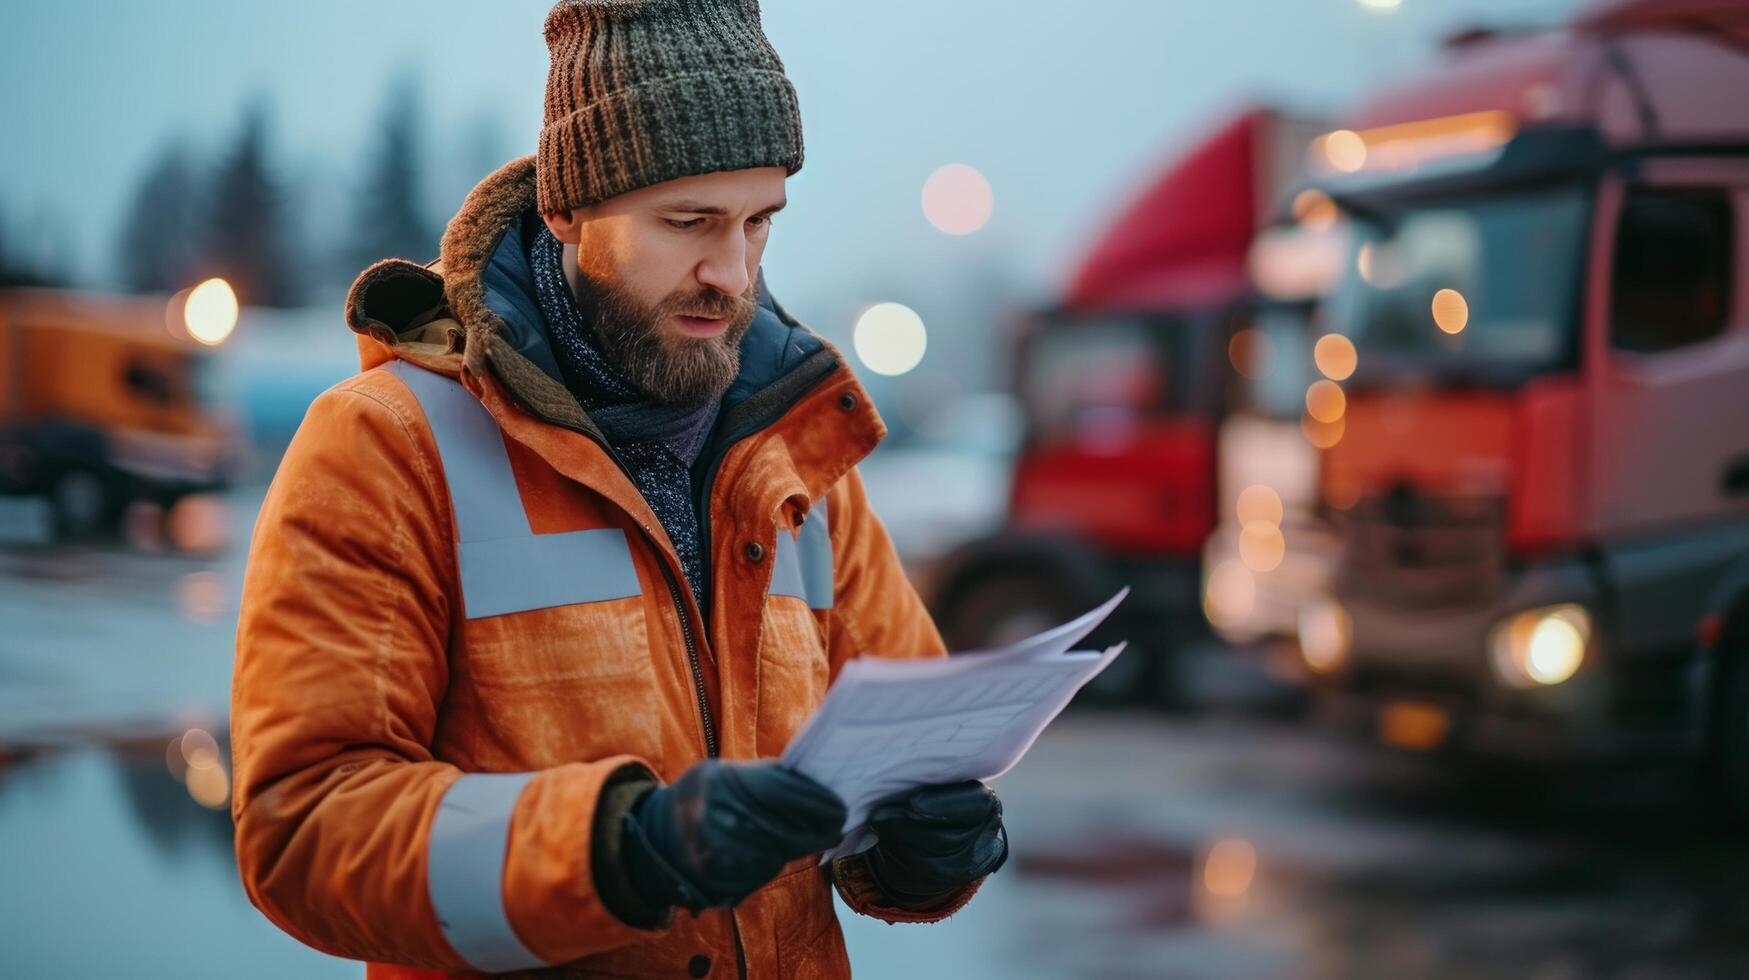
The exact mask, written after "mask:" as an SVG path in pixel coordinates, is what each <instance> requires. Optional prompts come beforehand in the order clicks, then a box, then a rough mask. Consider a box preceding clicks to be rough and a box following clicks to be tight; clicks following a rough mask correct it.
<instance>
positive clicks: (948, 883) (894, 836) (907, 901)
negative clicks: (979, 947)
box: [868, 780, 1008, 908]
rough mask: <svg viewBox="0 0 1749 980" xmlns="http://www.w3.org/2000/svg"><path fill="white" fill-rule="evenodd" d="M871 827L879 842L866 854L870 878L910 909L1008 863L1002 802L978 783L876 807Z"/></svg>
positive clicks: (934, 788) (943, 788)
mask: <svg viewBox="0 0 1749 980" xmlns="http://www.w3.org/2000/svg"><path fill="white" fill-rule="evenodd" d="M868 823H869V826H870V827H872V828H873V829H874V831H875V833H876V834H878V835H879V836H880V842H879V843H878V844H876V845H875V846H874V847H873V848H872V849H871V850H869V852H868V867H869V872H870V873H871V874H872V875H873V876H874V879H875V883H876V884H878V885H879V886H880V888H881V891H883V892H885V893H886V894H887V896H888V897H889V898H891V899H892V900H893V901H894V902H896V903H897V904H899V905H902V906H905V907H907V908H925V907H927V906H929V905H931V904H933V903H934V902H936V901H938V900H939V899H941V898H943V897H945V896H946V895H948V894H949V893H951V892H954V891H957V890H958V889H959V888H960V887H961V886H963V885H964V884H966V883H967V882H969V881H972V880H974V879H977V878H981V877H983V876H984V875H987V874H990V873H991V872H994V871H995V870H996V869H997V868H1000V867H1002V862H1004V861H1006V860H1008V834H1007V831H1005V830H1003V829H1002V801H1001V800H998V799H997V798H996V794H995V793H994V792H993V791H991V789H990V787H988V786H985V785H984V784H983V783H981V782H978V781H977V780H972V781H970V782H964V783H950V784H947V785H943V786H925V787H924V788H922V789H919V790H914V791H912V792H911V793H910V794H908V795H904V796H898V797H894V798H892V799H889V800H886V801H884V802H882V803H878V804H876V805H875V807H874V809H873V810H872V811H870V813H869V819H868Z"/></svg>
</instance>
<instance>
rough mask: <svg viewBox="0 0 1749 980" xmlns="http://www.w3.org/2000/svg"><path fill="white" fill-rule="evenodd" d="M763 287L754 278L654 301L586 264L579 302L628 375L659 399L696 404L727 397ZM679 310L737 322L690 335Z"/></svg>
mask: <svg viewBox="0 0 1749 980" xmlns="http://www.w3.org/2000/svg"><path fill="white" fill-rule="evenodd" d="M757 289H758V286H757V284H756V283H754V284H749V285H748V287H747V292H746V293H745V294H743V295H742V296H740V297H734V296H727V295H724V294H723V293H721V292H718V291H717V290H714V289H711V288H710V287H708V286H707V287H704V288H703V289H702V290H701V291H699V292H697V293H692V294H686V295H683V294H680V293H674V294H670V295H669V296H668V298H666V299H664V300H663V301H662V302H660V303H658V304H657V305H656V306H654V307H650V306H645V305H643V304H642V303H640V302H638V300H637V299H635V298H634V297H632V296H631V295H630V294H629V293H628V292H626V291H625V290H623V289H620V288H618V287H615V286H611V285H608V284H606V283H604V282H603V281H602V280H601V279H599V278H598V277H596V276H593V275H591V274H590V273H589V270H588V269H586V268H579V269H578V276H577V308H578V309H579V310H581V311H582V313H583V315H584V316H585V317H586V318H587V319H588V320H589V321H590V322H592V323H593V324H594V325H595V337H596V340H597V341H598V342H599V343H600V344H601V353H602V355H603V356H605V357H606V358H607V360H608V362H609V363H611V364H612V365H613V366H614V367H616V368H618V369H619V371H620V373H621V374H624V375H625V377H626V380H628V381H630V382H631V383H632V384H633V385H636V386H637V387H638V389H639V390H641V391H643V392H644V393H645V394H647V395H649V396H650V397H651V398H654V399H656V400H657V401H659V402H662V403H664V404H668V405H676V406H680V407H683V408H691V407H695V406H700V405H704V404H707V403H709V402H713V401H716V400H717V399H718V398H721V397H722V396H723V392H725V391H727V390H728V388H729V385H730V384H731V383H733V382H734V380H735V375H736V373H737V372H739V371H740V369H741V337H742V336H743V335H744V334H746V332H747V328H748V327H750V326H751V325H752V324H753V314H754V311H755V308H756V307H755V299H756V296H757ZM677 314H684V315H687V316H699V317H708V318H711V319H727V320H728V321H729V326H728V328H727V329H725V330H724V331H723V332H722V333H720V334H718V335H717V336H715V337H687V336H684V335H681V334H678V333H674V332H672V331H671V330H670V329H669V328H668V327H667V324H668V320H669V318H670V317H673V316H675V315H677Z"/></svg>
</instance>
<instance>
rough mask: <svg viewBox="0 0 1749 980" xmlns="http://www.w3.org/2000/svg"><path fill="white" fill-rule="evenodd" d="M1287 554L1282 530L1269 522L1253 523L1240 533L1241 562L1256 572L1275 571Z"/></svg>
mask: <svg viewBox="0 0 1749 980" xmlns="http://www.w3.org/2000/svg"><path fill="white" fill-rule="evenodd" d="M1286 554H1287V540H1286V539H1285V538H1283V537H1282V534H1281V528H1280V527H1279V526H1278V525H1275V524H1271V523H1270V522H1268V521H1252V522H1251V523H1249V524H1247V525H1245V527H1244V529H1243V530H1241V531H1240V532H1239V560H1240V561H1242V562H1244V563H1245V567H1246V568H1249V569H1251V570H1252V571H1254V572H1269V571H1274V570H1275V567H1276V566H1277V565H1280V564H1281V559H1282V558H1283V557H1284V556H1285V555H1286Z"/></svg>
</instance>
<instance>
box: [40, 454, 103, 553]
mask: <svg viewBox="0 0 1749 980" xmlns="http://www.w3.org/2000/svg"><path fill="white" fill-rule="evenodd" d="M109 507H110V501H109V488H107V487H106V486H104V484H103V480H102V479H101V478H99V477H98V476H97V474H95V473H93V472H91V471H90V470H78V469H75V470H68V471H66V472H65V473H62V474H61V475H60V476H58V477H56V478H55V482H54V484H53V485H52V486H50V487H49V509H50V511H51V512H52V514H53V515H54V521H55V536H56V537H57V538H60V539H62V540H67V539H71V538H88V537H91V536H92V535H94V534H96V533H97V532H99V531H101V530H103V525H104V521H105V520H106V519H107V518H108V516H109Z"/></svg>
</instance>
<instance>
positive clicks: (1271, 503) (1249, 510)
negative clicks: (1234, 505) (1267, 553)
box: [1238, 483, 1282, 527]
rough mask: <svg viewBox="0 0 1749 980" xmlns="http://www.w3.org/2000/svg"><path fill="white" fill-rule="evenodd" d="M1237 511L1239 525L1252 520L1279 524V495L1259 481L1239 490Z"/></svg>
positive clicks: (1280, 512)
mask: <svg viewBox="0 0 1749 980" xmlns="http://www.w3.org/2000/svg"><path fill="white" fill-rule="evenodd" d="M1238 513H1239V524H1240V526H1241V527H1243V526H1244V525H1247V524H1250V523H1252V522H1254V521H1262V522H1263V523H1265V524H1280V523H1281V514H1282V510H1281V495H1280V494H1278V493H1276V492H1275V491H1274V490H1273V489H1271V488H1270V487H1266V486H1264V485H1263V484H1261V483H1255V484H1252V485H1251V486H1248V487H1246V488H1245V489H1243V490H1241V491H1239V506H1238Z"/></svg>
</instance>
